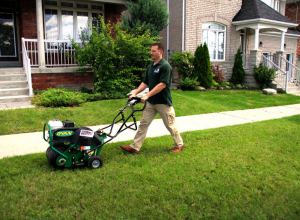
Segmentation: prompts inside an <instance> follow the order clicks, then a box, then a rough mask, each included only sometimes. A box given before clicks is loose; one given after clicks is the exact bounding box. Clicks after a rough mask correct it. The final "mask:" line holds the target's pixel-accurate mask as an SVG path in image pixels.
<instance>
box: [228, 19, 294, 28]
mask: <svg viewBox="0 0 300 220" xmlns="http://www.w3.org/2000/svg"><path fill="white" fill-rule="evenodd" d="M253 23H263V24H276V25H278V26H282V27H297V26H298V24H295V23H288V22H282V21H274V20H270V19H265V18H255V19H250V20H244V21H234V22H232V24H233V25H245V24H253Z"/></svg>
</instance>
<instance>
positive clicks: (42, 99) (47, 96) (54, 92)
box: [31, 88, 87, 107]
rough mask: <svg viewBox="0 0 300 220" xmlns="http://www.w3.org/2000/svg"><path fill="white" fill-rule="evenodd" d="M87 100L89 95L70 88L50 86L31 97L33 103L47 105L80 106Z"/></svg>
mask: <svg viewBox="0 0 300 220" xmlns="http://www.w3.org/2000/svg"><path fill="white" fill-rule="evenodd" d="M86 100H87V95H86V94H83V93H81V92H75V91H72V90H68V89H65V88H63V89H61V88H56V89H54V88H48V89H47V90H45V91H43V92H42V93H40V94H37V95H35V96H34V97H33V98H32V99H31V103H32V104H34V105H38V106H45V107H60V106H65V107H68V106H78V105H80V104H82V103H84V102H86Z"/></svg>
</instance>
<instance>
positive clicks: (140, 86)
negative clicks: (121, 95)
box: [129, 82, 148, 99]
mask: <svg viewBox="0 0 300 220" xmlns="http://www.w3.org/2000/svg"><path fill="white" fill-rule="evenodd" d="M146 88H148V85H147V84H145V83H143V82H142V83H141V84H140V85H139V87H138V88H137V90H135V91H134V93H132V95H131V96H130V97H129V99H130V98H131V97H136V95H137V94H139V93H140V92H142V91H144V90H145V89H146Z"/></svg>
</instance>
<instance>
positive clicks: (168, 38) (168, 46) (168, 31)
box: [167, 0, 170, 61]
mask: <svg viewBox="0 0 300 220" xmlns="http://www.w3.org/2000/svg"><path fill="white" fill-rule="evenodd" d="M167 7H168V15H169V17H168V27H167V51H168V53H167V60H168V61H169V51H170V42H169V41H170V0H168V1H167Z"/></svg>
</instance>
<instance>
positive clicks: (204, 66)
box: [193, 43, 213, 88]
mask: <svg viewBox="0 0 300 220" xmlns="http://www.w3.org/2000/svg"><path fill="white" fill-rule="evenodd" d="M193 64H194V72H193V77H197V79H198V81H199V82H200V86H203V87H204V88H210V87H211V85H212V79H213V76H212V72H211V67H210V57H209V52H208V47H207V44H206V43H204V45H202V44H201V45H200V46H198V47H197V49H196V51H195V57H194V62H193Z"/></svg>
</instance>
